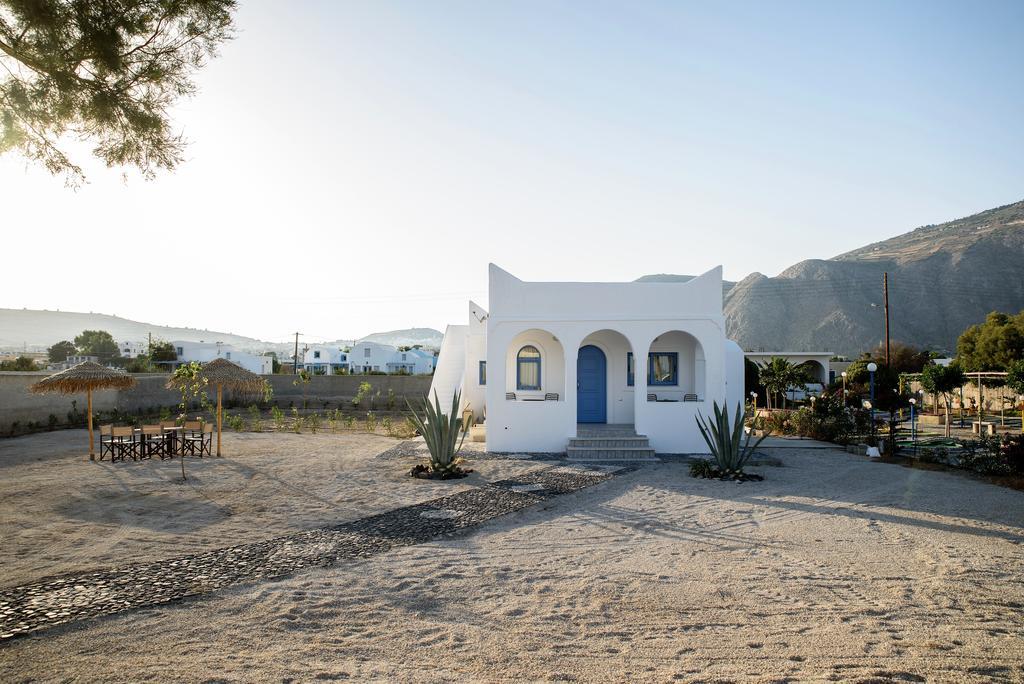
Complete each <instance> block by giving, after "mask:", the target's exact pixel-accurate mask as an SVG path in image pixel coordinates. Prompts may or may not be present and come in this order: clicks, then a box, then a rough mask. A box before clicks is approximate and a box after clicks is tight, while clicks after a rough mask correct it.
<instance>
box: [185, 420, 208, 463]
mask: <svg viewBox="0 0 1024 684" xmlns="http://www.w3.org/2000/svg"><path fill="white" fill-rule="evenodd" d="M185 425H186V427H187V426H188V423H185ZM186 432H187V431H186ZM212 447H213V423H207V424H206V425H203V426H202V428H201V429H200V431H199V432H192V433H188V434H186V435H185V441H184V444H183V445H182V448H183V449H185V450H186V451H188V453H189V454H190V455H192V456H199V457H200V458H202V457H203V454H206V455H207V456H212V455H213V449H212Z"/></svg>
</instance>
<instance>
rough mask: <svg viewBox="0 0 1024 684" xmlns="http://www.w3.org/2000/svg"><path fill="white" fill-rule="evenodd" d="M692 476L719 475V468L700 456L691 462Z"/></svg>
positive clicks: (709, 476) (707, 476) (706, 476)
mask: <svg viewBox="0 0 1024 684" xmlns="http://www.w3.org/2000/svg"><path fill="white" fill-rule="evenodd" d="M690 477H703V478H711V477H718V469H717V468H715V464H714V463H712V462H711V461H709V460H708V459H706V458H699V459H697V460H696V461H694V462H693V463H691V464H690Z"/></svg>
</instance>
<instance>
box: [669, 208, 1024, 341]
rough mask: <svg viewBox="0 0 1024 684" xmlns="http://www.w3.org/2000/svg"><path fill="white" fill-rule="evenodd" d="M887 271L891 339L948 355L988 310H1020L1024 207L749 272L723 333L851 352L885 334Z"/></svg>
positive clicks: (736, 290) (730, 301) (732, 296)
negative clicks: (778, 269)
mask: <svg viewBox="0 0 1024 684" xmlns="http://www.w3.org/2000/svg"><path fill="white" fill-rule="evenodd" d="M886 271H888V273H889V305H890V326H891V337H892V338H893V339H895V340H900V341H903V342H908V343H910V344H914V345H917V346H921V347H926V348H929V349H933V350H937V351H953V350H954V349H955V347H956V339H957V336H958V335H959V334H960V333H961V332H962V331H963V330H964V329H965V328H966V327H968V326H970V325H973V324H975V323H979V322H981V321H983V320H984V318H985V315H986V314H987V313H988V312H989V311H994V310H1000V311H1012V312H1016V311H1020V310H1022V309H1024V202H1017V203H1015V204H1010V205H1006V206H1003V207H998V208H996V209H991V210H988V211H984V212H981V213H979V214H974V215H972V216H968V217H966V218H961V219H957V220H955V221H949V222H947V223H942V224H939V225H930V226H922V227H920V228H917V229H916V230H913V231H910V232H909V233H905V234H902V235H898V236H896V237H894V238H891V239H889V240H884V241H882V242H876V243H874V244H870V245H866V246H864V247H861V248H859V249H856V250H853V251H851V252H847V253H845V254H841V255H839V256H836V257H834V258H832V259H810V260H807V261H801V262H799V263H797V264H794V265H793V266H791V267H789V268H787V269H786V270H785V271H783V272H782V273H780V274H779V275H778V276H776V277H774V278H770V277H767V276H765V275H762V274H760V273H753V274H751V275H749V276H747V277H746V278H744V279H743V280H741V281H739V282H738V283H736V284H735V285H733V286H732V287H728V288H726V294H725V300H724V312H725V317H726V328H727V332H728V334H729V336H730V337H731V338H733V339H735V340H736V341H737V342H739V344H740V345H741V346H742V347H743V348H745V349H766V350H783V349H786V350H810V349H815V350H828V351H833V352H835V353H838V354H846V355H853V354H857V353H859V352H861V351H863V350H866V349H869V348H872V347H874V346H875V345H877V344H878V343H879V342H880V341H881V339H882V338H883V335H884V326H885V323H884V315H883V309H882V306H881V305H882V274H883V272H886ZM651 278H654V277H651Z"/></svg>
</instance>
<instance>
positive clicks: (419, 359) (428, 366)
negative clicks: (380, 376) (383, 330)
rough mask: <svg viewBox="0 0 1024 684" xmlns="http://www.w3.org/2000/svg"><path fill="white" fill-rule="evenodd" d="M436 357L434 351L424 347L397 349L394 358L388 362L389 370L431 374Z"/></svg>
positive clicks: (392, 371)
mask: <svg viewBox="0 0 1024 684" xmlns="http://www.w3.org/2000/svg"><path fill="white" fill-rule="evenodd" d="M435 359H436V357H435V356H434V353H433V352H430V351H426V350H423V349H408V350H406V351H401V350H399V349H396V350H395V353H394V354H393V356H392V360H391V361H389V362H388V372H389V373H408V374H409V375H429V374H430V373H433V372H434V362H435Z"/></svg>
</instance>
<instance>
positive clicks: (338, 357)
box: [302, 344, 349, 375]
mask: <svg viewBox="0 0 1024 684" xmlns="http://www.w3.org/2000/svg"><path fill="white" fill-rule="evenodd" d="M348 356H349V355H348V352H346V351H344V350H343V349H340V348H338V347H329V346H327V345H322V344H317V345H313V346H312V347H310V348H309V349H307V350H306V352H305V353H304V354H303V355H302V366H303V368H305V369H306V371H307V372H309V373H313V374H314V375H334V374H336V373H348V372H349V361H348Z"/></svg>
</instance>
